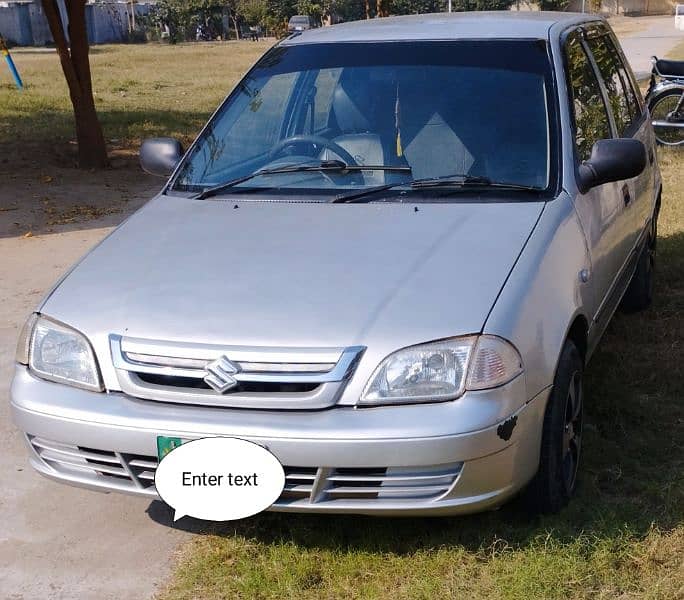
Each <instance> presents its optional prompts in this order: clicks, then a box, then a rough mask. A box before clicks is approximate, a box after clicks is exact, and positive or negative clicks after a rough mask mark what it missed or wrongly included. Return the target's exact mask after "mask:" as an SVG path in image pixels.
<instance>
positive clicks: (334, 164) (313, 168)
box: [192, 160, 411, 200]
mask: <svg viewBox="0 0 684 600" xmlns="http://www.w3.org/2000/svg"><path fill="white" fill-rule="evenodd" d="M325 171H332V172H335V173H347V172H353V171H392V172H399V173H410V172H411V167H395V166H391V165H348V164H347V163H345V162H344V161H341V160H322V161H321V162H319V163H316V164H298V165H286V166H283V167H275V168H273V169H260V170H259V171H254V173H250V174H249V175H243V176H242V177H237V178H235V179H231V180H230V181H226V182H224V183H220V184H218V185H215V186H212V187H209V188H206V189H205V190H202V191H201V192H200V193H199V194H197V195H195V196H193V197H192V199H193V200H204V199H205V198H211V197H212V196H216V195H218V194H220V193H221V192H223V191H225V190H227V189H230V188H232V187H235V186H236V185H239V184H241V183H244V182H245V181H249V180H250V179H254V178H255V177H261V176H262V175H278V174H281V173H306V172H319V173H320V172H325Z"/></svg>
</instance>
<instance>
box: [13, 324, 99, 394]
mask: <svg viewBox="0 0 684 600" xmlns="http://www.w3.org/2000/svg"><path fill="white" fill-rule="evenodd" d="M17 361H18V362H20V363H23V364H28V366H29V369H30V370H31V371H33V372H34V373H35V374H36V375H38V376H39V377H42V378H43V379H48V380H50V381H56V382H58V383H67V384H70V385H74V386H77V387H82V388H85V389H87V390H94V391H98V392H101V391H102V390H103V387H102V380H101V378H100V372H99V369H98V366H97V360H96V359H95V353H94V352H93V349H92V347H91V346H90V343H89V342H88V340H87V339H86V338H85V336H84V335H83V334H81V333H79V332H78V331H76V330H75V329H72V328H71V327H67V326H66V325H64V324H63V323H58V322H57V321H53V320H52V319H48V318H46V317H43V316H41V315H32V316H31V317H30V318H29V320H28V321H27V323H26V325H25V326H24V330H23V331H22V336H21V337H20V338H19V345H18V347H17Z"/></svg>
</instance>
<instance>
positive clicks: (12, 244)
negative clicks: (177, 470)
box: [0, 17, 683, 600]
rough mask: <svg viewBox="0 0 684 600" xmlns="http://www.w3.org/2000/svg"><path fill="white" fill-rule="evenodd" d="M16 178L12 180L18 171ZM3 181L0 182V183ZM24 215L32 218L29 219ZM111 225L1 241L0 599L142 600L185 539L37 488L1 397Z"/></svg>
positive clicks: (117, 503) (663, 42)
mask: <svg viewBox="0 0 684 600" xmlns="http://www.w3.org/2000/svg"><path fill="white" fill-rule="evenodd" d="M672 21H673V19H672V18H671V17H668V18H666V19H649V20H648V26H647V29H645V30H644V31H642V32H641V33H637V34H632V35H631V37H625V38H623V40H624V42H623V43H624V46H625V51H626V53H627V55H628V58H629V60H630V61H631V62H632V64H633V66H634V68H635V69H636V70H637V71H642V72H643V71H648V70H649V66H648V57H649V56H650V55H651V54H653V53H655V54H665V53H666V52H667V51H668V50H669V49H671V48H672V47H673V46H674V45H675V44H676V43H677V42H678V41H680V40H681V39H683V38H682V34H680V33H675V31H674V29H673V27H672ZM13 173H14V174H15V176H16V173H17V171H13ZM19 173H21V171H19ZM7 179H8V177H3V181H2V183H6V181H5V180H7ZM91 185H96V183H93V182H91ZM101 185H102V184H101V183H100V186H101ZM130 187H131V188H133V187H134V186H130ZM148 187H149V184H148ZM13 189H14V191H13V192H12V193H11V194H10V189H9V188H5V189H4V190H3V189H0V191H1V192H2V193H0V197H2V196H4V197H5V200H6V199H7V197H9V196H10V195H11V196H12V197H13V198H16V199H17V203H18V206H24V204H23V203H24V202H29V201H30V200H31V198H32V195H31V194H30V193H29V192H28V191H27V190H29V188H28V187H27V183H26V182H23V181H16V183H15V187H14V188H13ZM60 189H61V190H62V192H64V193H65V194H67V195H69V194H73V195H78V194H79V193H80V194H81V195H82V194H83V193H84V192H83V190H84V189H86V188H84V186H83V184H82V183H81V184H79V187H76V185H75V184H74V187H73V189H69V186H65V185H64V184H61V185H60ZM103 189H104V188H103ZM138 191H139V192H140V193H142V194H144V195H147V196H149V194H150V191H149V190H143V189H139V190H138ZM22 194H23V197H22ZM2 201H3V200H2V198H0V203H2ZM12 210H14V209H12ZM24 216H25V217H26V218H27V219H28V218H29V215H28V213H27V215H24ZM123 216H125V214H122V215H117V216H115V218H114V220H116V219H120V218H122V217H123ZM19 220H21V221H22V222H24V223H26V222H28V221H26V220H24V219H23V218H20V217H19V216H18V213H17V212H0V225H2V224H3V221H4V222H6V223H5V224H6V225H8V227H0V232H1V231H10V230H12V227H13V224H12V222H11V221H19ZM112 222H113V219H112V218H110V219H108V220H107V222H106V223H105V222H104V221H100V222H98V221H93V222H90V223H88V224H87V227H85V228H83V229H81V230H76V231H62V232H57V233H51V234H44V235H37V236H33V237H29V238H24V237H22V236H21V235H8V236H6V237H2V238H0V489H1V490H2V492H1V493H0V599H1V600H5V599H12V600H19V599H26V600H29V599H30V600H33V599H37V598H41V599H42V598H50V599H71V598H78V599H85V600H88V599H90V598H93V599H98V600H104V599H108V598H112V599H114V598H116V599H117V600H126V599H129V598H130V599H135V600H138V599H142V598H145V597H149V596H150V595H151V594H152V593H153V592H154V589H155V586H156V584H157V583H158V582H160V581H163V579H164V578H165V577H166V576H167V574H168V570H169V567H170V559H171V556H172V554H173V550H174V548H176V547H177V545H178V544H179V543H180V542H181V541H183V540H184V539H187V538H188V537H189V536H188V534H185V533H182V532H180V531H178V530H173V529H170V528H168V527H164V526H162V525H159V524H158V523H157V520H155V519H152V518H150V517H149V516H148V514H147V512H146V511H147V510H148V507H149V502H147V501H146V500H143V499H138V498H133V497H129V496H121V495H102V494H97V493H94V492H88V491H85V490H80V489H77V488H72V487H68V486H63V485H58V484H56V483H52V482H49V481H47V480H44V479H42V478H41V477H40V476H38V475H37V474H35V473H34V472H33V471H32V470H31V469H30V468H29V467H28V465H27V461H26V450H25V448H24V445H23V441H22V439H21V437H20V435H19V432H18V431H16V430H15V429H14V427H13V426H12V424H11V423H10V419H9V410H8V402H7V399H8V388H9V381H10V377H11V373H12V369H13V361H14V348H15V343H16V339H17V336H18V334H19V328H20V327H21V325H22V323H23V321H24V319H25V317H26V316H27V315H28V314H29V312H30V311H31V310H32V308H33V307H34V306H35V304H36V303H37V302H38V300H39V299H40V297H41V296H42V295H43V293H44V292H45V291H46V290H47V289H48V288H49V287H50V286H51V285H52V283H53V282H54V281H55V280H56V279H57V278H58V276H59V275H60V274H61V273H62V272H63V271H64V270H65V269H66V268H67V267H68V266H69V265H70V264H72V263H73V262H74V261H75V260H76V259H77V258H78V257H79V256H80V255H81V254H83V253H84V252H85V251H86V250H87V249H88V248H89V247H91V246H92V245H94V244H95V243H96V242H98V241H99V240H100V239H101V238H102V237H103V236H104V235H106V234H107V233H108V232H109V231H110V229H111V227H109V226H104V225H105V224H106V225H111V223H112Z"/></svg>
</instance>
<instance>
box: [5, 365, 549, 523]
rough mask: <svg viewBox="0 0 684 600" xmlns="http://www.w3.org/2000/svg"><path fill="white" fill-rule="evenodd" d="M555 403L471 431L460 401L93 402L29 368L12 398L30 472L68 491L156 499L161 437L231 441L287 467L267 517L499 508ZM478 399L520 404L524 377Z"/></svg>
mask: <svg viewBox="0 0 684 600" xmlns="http://www.w3.org/2000/svg"><path fill="white" fill-rule="evenodd" d="M548 393H549V389H546V390H544V391H543V392H541V393H540V394H538V395H537V396H535V397H534V398H533V399H531V400H530V401H528V402H525V401H524V400H521V402H520V404H519V406H520V408H518V409H517V410H516V411H515V412H514V413H513V414H511V415H508V416H506V418H504V419H501V420H499V421H498V422H495V423H492V424H491V425H490V426H488V427H484V428H477V429H474V430H472V431H471V430H468V427H467V424H466V423H463V422H459V419H458V414H459V413H458V406H457V405H458V402H459V401H458V400H457V401H455V402H447V403H436V404H426V405H414V406H394V407H377V408H363V409H356V408H352V407H344V408H342V407H338V408H333V409H329V410H318V411H264V410H260V411H254V410H235V409H221V408H208V407H201V406H187V405H170V404H164V403H159V402H154V401H146V400H138V399H135V398H131V397H128V396H126V395H124V394H121V393H108V394H101V393H94V392H88V391H85V390H80V389H77V388H72V387H69V386H64V385H60V384H55V383H50V382H47V381H44V380H41V379H37V378H35V377H34V376H32V375H31V374H30V373H29V372H28V370H27V369H26V368H25V367H21V366H18V367H17V369H16V373H15V378H14V381H13V383H12V388H11V393H10V395H11V403H12V413H13V417H14V420H15V422H16V424H17V426H18V427H19V428H20V429H21V430H22V431H23V432H24V433H25V434H26V439H27V442H28V446H29V449H30V461H31V464H32V466H33V467H34V468H35V469H36V470H38V471H39V472H40V473H42V474H43V475H45V476H47V477H49V478H52V479H55V480H59V481H62V482H64V483H69V484H72V485H78V486H82V487H87V488H91V489H97V490H100V491H119V492H125V493H131V494H136V495H142V496H148V497H150V498H157V497H158V496H157V493H156V490H155V488H154V484H153V481H154V469H155V468H156V452H157V450H156V440H157V436H158V435H164V436H169V437H180V438H183V439H192V438H199V437H207V436H234V437H240V438H243V439H247V440H250V441H253V442H256V443H259V444H261V445H263V446H266V447H267V448H268V449H269V450H270V451H271V452H272V453H273V454H274V455H275V456H276V457H277V458H278V459H279V460H280V462H281V463H282V464H283V465H284V467H285V471H286V475H287V476H288V479H287V482H288V483H287V484H286V490H285V493H284V494H283V496H281V498H280V499H279V500H278V501H277V502H276V503H275V504H274V505H273V506H272V507H271V509H270V510H276V511H293V512H330V513H359V514H387V515H389V514H403V515H414V514H415V515H418V514H422V515H441V514H458V513H469V512H478V511H481V510H486V509H490V508H494V507H496V506H498V505H500V504H502V503H503V502H504V501H505V500H507V499H508V498H510V497H511V496H512V495H514V494H515V493H516V492H517V491H518V490H520V489H521V488H522V487H523V486H524V485H525V484H526V483H527V482H528V481H529V480H530V479H531V478H532V476H533V475H534V473H535V472H536V469H537V465H538V463H539V447H540V439H541V431H542V422H543V415H544V409H545V406H546V400H547V397H548ZM478 394H481V398H480V399H479V400H480V401H481V402H482V403H483V408H484V405H485V404H486V403H489V402H492V401H496V397H497V396H501V395H505V396H507V397H508V398H510V396H511V395H515V396H517V397H520V398H523V397H524V394H525V383H524V379H523V378H522V377H519V378H517V379H516V380H514V381H512V382H510V383H509V384H507V385H506V386H503V387H501V388H498V389H497V390H492V391H490V392H486V393H485V392H478ZM471 404H472V403H471ZM511 425H512V427H511Z"/></svg>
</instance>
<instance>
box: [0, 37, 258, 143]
mask: <svg viewBox="0 0 684 600" xmlns="http://www.w3.org/2000/svg"><path fill="white" fill-rule="evenodd" d="M269 45H270V42H257V43H253V42H223V43H203V44H179V45H176V46H168V45H162V44H148V45H130V46H96V47H94V48H92V49H91V57H90V58H91V67H92V73H93V90H94V97H95V103H96V106H97V109H98V113H99V117H100V121H101V123H102V126H103V128H104V132H105V137H106V139H107V140H108V141H109V142H110V145H111V147H113V148H131V147H137V146H138V144H139V143H140V141H141V139H143V138H145V137H150V136H154V135H162V134H163V135H172V136H175V137H178V138H181V139H182V140H183V141H185V142H189V141H190V140H192V138H193V137H194V136H195V135H196V133H197V131H198V130H199V128H200V127H201V126H202V125H203V124H204V123H205V121H206V120H207V118H208V116H209V115H210V114H211V113H212V112H213V110H214V109H215V108H216V106H217V105H218V103H219V102H220V101H221V100H222V99H223V98H224V97H225V96H226V95H227V93H228V92H229V91H230V90H231V89H232V87H233V85H234V84H235V83H236V82H237V81H238V79H239V78H240V77H241V76H242V75H243V74H244V72H245V70H246V69H247V68H249V66H250V65H251V64H252V63H253V62H254V61H255V60H256V59H257V58H258V57H259V55H260V54H261V53H263V52H264V51H265V50H266V49H267V48H268V47H269ZM12 56H13V58H14V61H15V63H16V65H17V68H18V69H19V72H20V73H21V76H22V78H23V80H24V83H25V85H26V89H25V91H24V92H23V93H18V92H17V91H16V90H15V89H14V84H13V83H12V79H11V77H10V75H9V72H8V71H7V69H5V68H4V66H2V67H1V68H0V148H5V147H21V148H23V149H25V148H26V147H31V148H40V147H43V146H45V145H51V146H66V145H67V143H68V142H69V141H70V140H72V139H73V138H74V133H73V117H72V112H71V103H70V101H69V96H68V91H67V86H66V83H65V81H64V77H63V76H62V72H61V69H60V65H59V60H58V58H57V54H56V53H54V52H49V51H44V50H43V49H21V48H17V49H14V50H13V51H12Z"/></svg>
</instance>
